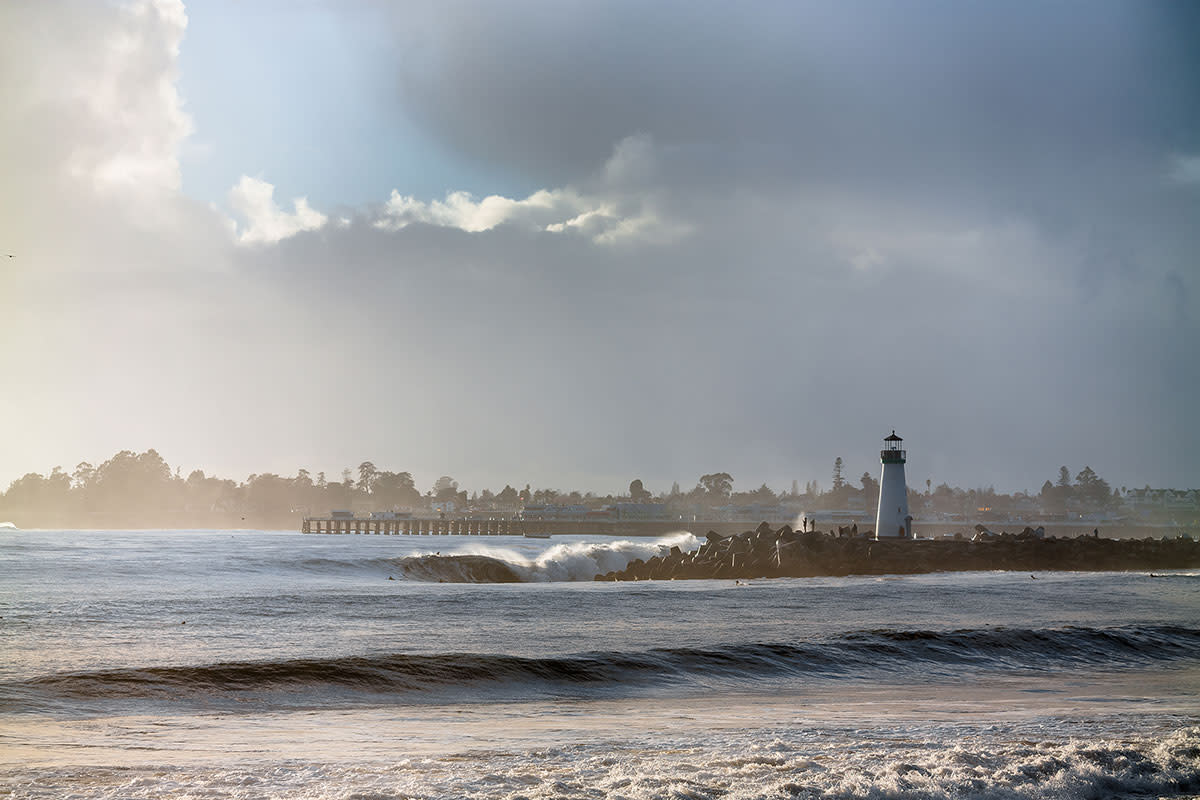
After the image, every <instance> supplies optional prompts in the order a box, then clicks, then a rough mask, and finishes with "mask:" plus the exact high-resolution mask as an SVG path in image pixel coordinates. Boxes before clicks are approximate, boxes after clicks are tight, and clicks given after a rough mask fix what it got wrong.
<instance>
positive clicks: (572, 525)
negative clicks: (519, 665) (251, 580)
mask: <svg viewBox="0 0 1200 800" xmlns="http://www.w3.org/2000/svg"><path fill="white" fill-rule="evenodd" d="M745 527H746V526H745V523H740V522H734V523H730V522H724V523H722V522H702V523H696V522H685V521H683V520H658V519H656V520H608V519H600V520H590V519H544V520H543V519H520V518H517V517H493V518H477V517H464V518H454V519H442V518H417V517H411V518H410V517H404V518H395V519H375V518H369V517H348V516H337V517H305V518H304V521H303V522H302V523H301V524H300V532H301V533H327V534H359V535H371V536H526V535H528V536H538V537H542V536H548V535H558V536H663V535H665V534H668V533H676V532H679V531H693V532H695V531H696V530H700V531H701V532H703V531H708V530H712V529H714V528H715V529H717V530H718V531H719V532H721V533H726V534H732V533H737V532H740V531H742V530H744V529H745ZM750 527H754V526H753V525H751V526H750ZM700 535H702V533H701V534H700Z"/></svg>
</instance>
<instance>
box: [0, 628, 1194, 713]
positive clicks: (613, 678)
mask: <svg viewBox="0 0 1200 800" xmlns="http://www.w3.org/2000/svg"><path fill="white" fill-rule="evenodd" d="M1198 658H1200V629H1196V628H1182V627H1175V626H1131V627H1118V628H1083V627H1066V628H1054V629H1041V630H1034V629H1013V628H989V629H974V630H957V631H942V632H939V631H897V630H865V631H849V632H846V633H843V634H841V635H839V636H834V637H830V638H826V639H820V640H814V641H811V642H803V643H797V644H777V643H746V644H737V645H727V646H722V647H715V648H707V649H691V648H655V649H650V650H645V651H636V652H621V651H601V652H589V653H580V654H574V655H564V656H553V657H540V658H539V657H525V656H516V655H505V654H479V653H435V654H388V655H372V656H354V657H341V658H319V659H311V658H310V659H291V660H280V661H263V662H229V663H218V664H203V665H194V666H160V667H146V668H125V669H111V670H101V671H89V672H71V673H59V674H53V675H46V676H41V677H37V678H33V679H28V680H24V681H18V682H12V683H8V684H0V708H8V709H10V710H16V709H18V708H19V707H21V706H27V705H28V704H29V703H30V702H31V700H34V699H35V696H40V697H42V698H47V699H49V698H61V699H67V698H72V699H80V698H159V699H170V700H183V699H187V698H193V699H198V698H207V699H212V698H214V697H219V696H222V695H228V696H233V695H238V694H241V693H263V692H266V693H280V694H283V695H287V696H289V697H290V700H291V701H294V702H301V703H302V702H304V700H303V698H304V696H305V695H307V694H309V693H313V692H324V691H328V690H340V691H349V692H364V693H370V694H373V695H378V694H389V695H397V696H399V697H401V698H411V699H414V700H415V699H418V697H417V696H419V695H420V694H421V693H442V692H445V691H446V690H453V691H455V692H456V693H462V692H465V693H466V697H464V698H463V699H470V698H476V699H481V700H486V699H494V697H495V696H497V695H503V696H506V697H507V696H513V695H517V696H525V695H530V694H532V695H535V696H541V695H546V694H547V693H549V694H553V695H559V694H564V693H565V694H573V693H578V692H584V691H586V690H587V689H599V690H605V689H613V690H616V689H618V687H625V686H638V685H647V684H660V685H661V684H673V683H674V684H679V685H681V686H683V685H687V686H688V687H691V688H703V687H710V688H711V687H715V686H721V687H729V686H737V685H745V686H749V685H752V684H754V683H756V682H758V681H760V680H770V679H778V678H780V677H792V678H803V677H805V676H820V677H833V678H837V677H841V676H848V677H858V676H861V675H864V674H868V673H876V674H878V673H881V672H882V673H887V672H903V671H907V670H912V669H913V668H916V667H919V668H920V669H922V670H924V671H929V670H931V669H936V668H938V667H946V668H952V669H953V670H954V671H959V670H961V669H963V668H964V667H969V668H972V669H977V670H978V669H1006V670H1021V669H1071V668H1075V667H1097V666H1102V667H1104V668H1109V669H1111V668H1120V667H1135V666H1146V665H1153V664H1169V663H1170V662H1172V661H1187V660H1195V659H1198Z"/></svg>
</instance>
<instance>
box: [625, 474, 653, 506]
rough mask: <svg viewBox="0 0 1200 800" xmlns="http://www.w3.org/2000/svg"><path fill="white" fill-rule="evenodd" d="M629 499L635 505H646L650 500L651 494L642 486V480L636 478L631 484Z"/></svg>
mask: <svg viewBox="0 0 1200 800" xmlns="http://www.w3.org/2000/svg"><path fill="white" fill-rule="evenodd" d="M629 499H630V500H632V501H633V502H635V503H645V502H648V501H649V500H650V493H649V492H648V491H646V488H645V487H644V486H642V479H641V478H634V479H633V481H631V482H630V484H629Z"/></svg>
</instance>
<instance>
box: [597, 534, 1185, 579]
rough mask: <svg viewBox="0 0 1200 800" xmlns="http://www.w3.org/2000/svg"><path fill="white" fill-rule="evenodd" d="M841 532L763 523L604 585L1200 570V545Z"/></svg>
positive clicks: (633, 566)
mask: <svg viewBox="0 0 1200 800" xmlns="http://www.w3.org/2000/svg"><path fill="white" fill-rule="evenodd" d="M847 534H848V532H847V531H843V532H842V534H840V535H839V534H837V533H833V532H829V533H824V532H819V531H818V532H809V533H798V532H796V531H793V530H792V529H791V528H790V527H789V526H787V525H785V526H783V527H782V528H779V529H778V530H773V529H772V528H771V526H770V525H768V524H767V523H765V522H764V523H762V524H761V525H759V526H758V527H757V528H756V529H754V530H752V531H745V532H744V533H740V534H737V535H734V536H721V535H719V534H717V533H713V532H711V531H710V532H709V533H708V535H707V541H706V542H705V543H704V544H702V545H701V546H700V547H699V549H697V550H695V551H694V552H684V551H683V550H681V549H680V548H679V547H672V548H671V551H670V552H669V553H668V554H666V555H663V556H655V557H654V558H650V559H647V560H642V559H640V558H639V559H636V560H634V561H632V562H630V563H629V565H628V566H626V567H625V569H622V570H616V571H613V572H609V573H606V574H604V575H597V576H596V580H598V581H644V580H682V579H689V578H691V579H697V578H728V579H733V578H741V579H747V578H808V577H817V576H842V575H892V574H917V573H924V572H961V571H969V570H1019V571H1022V572H1037V571H1041V570H1072V571H1090V572H1096V571H1108V570H1165V569H1188V568H1195V567H1200V541H1195V540H1193V539H1191V538H1188V537H1185V536H1179V537H1163V538H1161V539H1151V538H1147V539H1102V538H1098V537H1091V536H1086V537H1083V536H1081V537H1076V538H1062V539H1059V538H1054V537H1043V536H1041V535H1039V533H1038V532H1036V531H1034V530H1032V529H1029V528H1026V529H1025V530H1024V531H1022V532H1021V533H1018V534H1009V533H1001V534H991V533H986V532H982V533H980V534H977V535H976V536H974V537H972V538H971V539H928V540H927V539H916V540H912V539H879V540H877V539H875V538H873V534H867V535H863V536H853V535H847Z"/></svg>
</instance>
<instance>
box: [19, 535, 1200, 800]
mask: <svg viewBox="0 0 1200 800" xmlns="http://www.w3.org/2000/svg"><path fill="white" fill-rule="evenodd" d="M673 544H678V545H681V546H683V547H684V548H685V549H687V548H688V547H691V546H694V545H695V544H696V542H695V540H694V539H692V537H690V535H688V534H679V535H677V536H674V537H665V538H663V539H655V540H649V539H647V540H633V541H621V540H616V539H610V540H604V539H586V538H581V537H555V538H554V539H550V540H533V539H523V538H515V537H482V538H481V537H401V536H303V535H300V534H294V533H288V532H270V531H239V532H228V531H224V532H217V531H191V532H174V531H173V532H164V531H131V532H107V531H33V532H30V531H6V532H3V533H0V796H2V797H13V798H43V797H44V798H93V797H95V798H162V797H179V798H184V797H186V798H345V799H346V800H350V799H351V798H355V799H357V800H383V799H384V798H441V797H463V798H468V797H469V798H513V799H515V798H530V800H534V799H536V798H631V799H633V798H725V799H730V800H732V799H734V798H810V797H811V798H818V797H819V798H906V797H913V798H942V797H945V798H1006V799H1009V798H1122V797H1127V798H1135V797H1136V798H1146V797H1155V798H1156V797H1197V796H1200V574H1197V573H1195V572H1186V571H1179V572H1168V573H1162V574H1157V575H1150V574H1146V573H1054V572H1045V573H1036V574H1035V575H1030V574H1028V573H1003V572H987V573H982V572H977V573H954V574H934V575H916V576H883V577H879V576H871V577H858V578H855V577H850V578H811V579H794V580H793V579H785V580H769V581H768V580H762V581H748V582H746V581H678V582H675V581H671V582H638V583H615V584H614V583H595V582H592V581H591V580H590V578H591V577H592V576H593V575H595V574H596V573H598V572H607V571H609V570H611V569H616V568H620V567H622V566H623V565H624V564H625V563H626V562H627V561H629V560H630V559H632V558H635V557H642V558H645V557H647V556H648V555H652V554H655V553H658V552H662V551H665V550H666V549H668V548H669V547H670V546H671V545H673ZM497 564H500V565H505V566H507V567H508V568H509V569H511V571H512V573H514V574H515V575H516V576H517V577H519V578H520V579H521V580H520V581H519V582H514V583H473V582H464V581H468V580H472V579H476V578H478V577H480V576H481V575H490V574H492V573H491V570H492V569H493V568H494V567H495V566H496V565H497Z"/></svg>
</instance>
